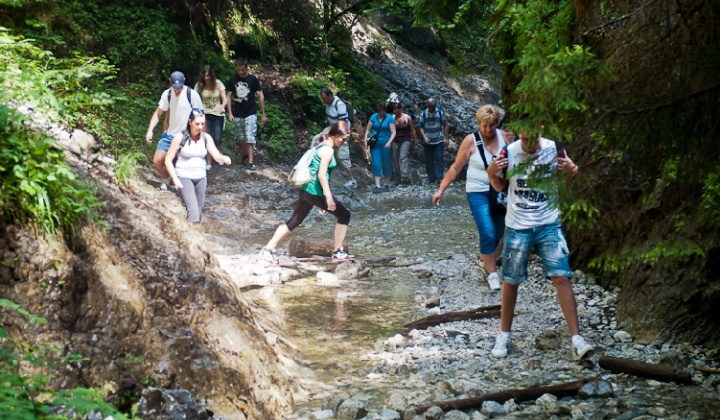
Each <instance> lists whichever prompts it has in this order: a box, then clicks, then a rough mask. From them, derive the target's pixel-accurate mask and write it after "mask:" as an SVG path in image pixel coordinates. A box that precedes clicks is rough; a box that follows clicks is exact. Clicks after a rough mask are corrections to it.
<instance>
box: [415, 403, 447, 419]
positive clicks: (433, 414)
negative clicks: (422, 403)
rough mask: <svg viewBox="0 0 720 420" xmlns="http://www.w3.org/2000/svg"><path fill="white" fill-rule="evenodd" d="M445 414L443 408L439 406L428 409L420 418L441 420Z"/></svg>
mask: <svg viewBox="0 0 720 420" xmlns="http://www.w3.org/2000/svg"><path fill="white" fill-rule="evenodd" d="M444 414H445V412H444V411H443V410H442V408H440V407H438V406H432V407H430V408H428V409H427V410H426V411H425V412H424V413H422V415H421V416H420V418H421V419H422V420H440V419H441V418H442V417H443V415H444Z"/></svg>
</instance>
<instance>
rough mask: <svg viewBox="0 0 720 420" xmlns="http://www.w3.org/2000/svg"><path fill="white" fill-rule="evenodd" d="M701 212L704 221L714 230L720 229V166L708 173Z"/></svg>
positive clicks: (701, 202)
mask: <svg viewBox="0 0 720 420" xmlns="http://www.w3.org/2000/svg"><path fill="white" fill-rule="evenodd" d="M700 214H701V218H702V220H703V222H704V223H706V224H707V225H708V226H709V227H711V228H712V229H713V230H716V231H717V229H720V166H717V167H715V170H714V171H712V172H710V173H708V174H707V177H706V178H705V185H703V189H702V200H701V201H700Z"/></svg>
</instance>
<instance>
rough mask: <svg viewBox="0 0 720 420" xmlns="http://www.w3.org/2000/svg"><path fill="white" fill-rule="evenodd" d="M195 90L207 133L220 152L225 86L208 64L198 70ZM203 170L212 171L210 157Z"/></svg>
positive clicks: (225, 100) (225, 101)
mask: <svg viewBox="0 0 720 420" xmlns="http://www.w3.org/2000/svg"><path fill="white" fill-rule="evenodd" d="M195 90H196V91H197V92H198V93H199V94H200V97H201V98H202V101H203V105H205V120H206V124H207V132H208V133H209V134H210V135H211V136H212V138H213V140H214V141H215V146H216V147H217V149H218V150H222V147H221V146H222V132H223V127H224V126H225V106H226V105H227V96H226V95H225V85H224V84H223V82H221V81H220V80H218V78H217V76H216V75H215V70H213V68H212V67H210V65H209V64H206V65H205V66H204V67H203V69H202V70H200V74H199V75H198V81H197V83H196V84H195ZM221 165H222V163H221ZM205 169H207V170H210V169H212V165H211V161H210V155H208V157H207V167H206V168H205Z"/></svg>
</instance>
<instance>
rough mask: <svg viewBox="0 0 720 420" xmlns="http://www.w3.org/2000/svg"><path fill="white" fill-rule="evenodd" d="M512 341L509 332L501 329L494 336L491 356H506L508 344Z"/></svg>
mask: <svg viewBox="0 0 720 420" xmlns="http://www.w3.org/2000/svg"><path fill="white" fill-rule="evenodd" d="M511 341H512V338H511V337H510V333H509V332H505V331H501V332H500V334H498V336H497V337H496V338H495V346H493V349H492V351H491V352H490V353H491V354H492V356H493V357H496V358H498V359H502V358H503V357H505V356H507V348H508V344H510V342H511Z"/></svg>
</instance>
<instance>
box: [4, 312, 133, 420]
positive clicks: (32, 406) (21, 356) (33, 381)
mask: <svg viewBox="0 0 720 420" xmlns="http://www.w3.org/2000/svg"><path fill="white" fill-rule="evenodd" d="M0 309H5V310H12V311H14V312H16V313H18V314H20V315H22V316H24V317H25V318H26V322H27V323H29V324H35V323H40V324H45V323H46V322H47V321H46V320H45V319H44V318H41V317H38V316H35V315H32V314H31V313H29V312H28V311H26V310H24V309H22V308H21V307H20V305H18V304H16V303H15V302H12V301H10V300H7V299H0ZM80 360H87V359H84V358H82V357H81V356H79V355H74V354H70V355H62V353H61V348H60V347H59V346H53V345H50V344H42V345H35V346H31V345H27V344H25V343H22V342H20V341H17V340H15V339H12V338H10V337H8V334H7V331H6V330H5V329H4V328H2V327H0V418H3V419H19V420H24V419H27V420H61V419H66V418H68V417H73V418H74V416H76V415H80V416H83V415H87V414H90V413H100V414H101V415H102V417H103V418H104V417H106V416H109V415H112V416H113V418H115V419H117V420H128V417H127V416H125V415H124V414H123V413H121V412H119V411H118V410H117V409H116V408H115V407H113V406H112V405H110V404H108V403H106V402H105V401H104V400H103V399H102V397H101V396H100V394H99V393H98V391H96V390H93V389H88V388H74V389H67V390H60V391H56V390H54V389H51V388H49V387H48V385H47V384H48V381H49V380H50V379H52V378H53V377H54V376H55V372H57V371H58V368H57V366H67V365H72V364H74V363H77V362H78V361H80Z"/></svg>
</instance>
